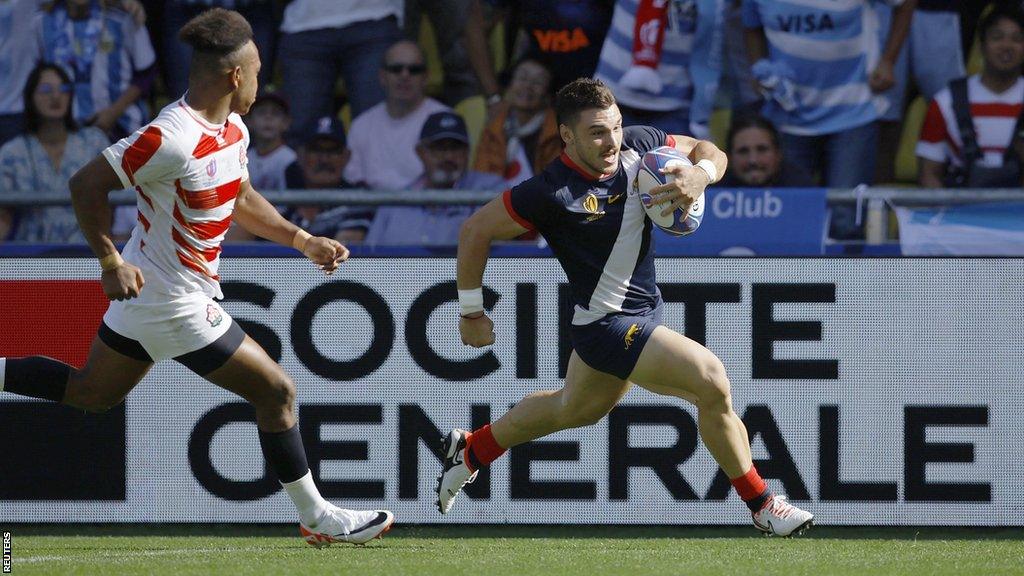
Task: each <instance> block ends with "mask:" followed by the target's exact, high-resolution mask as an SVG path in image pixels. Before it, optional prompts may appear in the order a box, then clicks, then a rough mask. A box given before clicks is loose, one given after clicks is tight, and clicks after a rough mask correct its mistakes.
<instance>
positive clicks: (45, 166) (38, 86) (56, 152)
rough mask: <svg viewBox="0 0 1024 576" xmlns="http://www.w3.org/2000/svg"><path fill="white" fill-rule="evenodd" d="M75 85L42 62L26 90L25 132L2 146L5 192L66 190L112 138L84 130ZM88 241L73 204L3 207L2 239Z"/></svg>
mask: <svg viewBox="0 0 1024 576" xmlns="http://www.w3.org/2000/svg"><path fill="white" fill-rule="evenodd" d="M73 92H74V87H73V86H72V84H71V78H70V77H69V76H68V75H67V73H65V72H64V70H63V69H62V68H60V67H59V66H56V65H53V64H40V65H38V66H36V67H35V69H33V70H32V72H31V73H30V74H29V77H28V81H27V82H26V84H25V89H24V92H23V94H22V97H23V102H24V108H25V132H24V133H23V134H22V135H21V136H18V137H16V138H14V139H12V140H10V141H9V142H7V143H6V144H4V146H3V147H2V148H0V196H2V195H6V194H10V193H14V192H41V193H42V192H61V193H63V194H65V195H66V196H67V197H68V198H69V199H70V197H71V195H70V192H69V191H68V179H69V178H71V176H72V175H73V174H74V173H75V172H77V171H78V169H79V168H81V167H82V166H85V165H86V164H87V163H88V162H89V161H90V160H92V159H93V158H94V157H95V156H96V155H97V154H100V153H101V152H103V149H104V148H106V147H107V146H108V145H109V144H110V142H109V141H108V140H107V137H106V135H104V134H103V132H102V131H100V130H98V129H96V128H81V129H79V128H78V125H77V124H76V123H75V120H74V118H73V117H72V114H71V97H72V94H73ZM5 238H10V239H11V240H14V241H18V242H35V243H46V244H66V243H83V244H84V243H85V239H84V238H83V237H82V233H81V231H80V230H79V227H78V222H77V220H75V213H74V211H73V210H72V209H71V207H70V206H46V207H33V208H24V209H19V210H17V211H14V210H11V209H8V208H3V207H0V241H2V240H4V239H5Z"/></svg>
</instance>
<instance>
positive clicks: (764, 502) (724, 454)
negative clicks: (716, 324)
mask: <svg viewBox="0 0 1024 576" xmlns="http://www.w3.org/2000/svg"><path fill="white" fill-rule="evenodd" d="M630 380H632V381H633V382H635V383H636V384H637V385H639V386H642V387H644V388H647V389H648V390H651V391H652V392H656V393H659V394H665V395H670V396H676V397H679V398H683V399H685V400H687V401H689V402H691V403H693V404H694V405H695V406H696V407H697V425H698V427H699V429H700V435H701V438H703V440H704V444H705V445H707V447H708V451H710V452H711V455H712V456H714V458H715V460H716V461H717V462H718V465H719V466H721V467H722V470H723V471H725V473H726V475H728V476H729V478H730V479H731V481H732V484H733V486H734V487H735V488H736V491H737V492H738V493H739V494H740V497H741V498H742V499H743V500H744V501H745V502H746V503H747V506H748V507H750V510H751V513H752V514H753V518H754V525H755V526H757V528H758V529H760V530H762V531H764V532H766V533H769V534H777V535H780V536H788V535H790V534H792V533H794V532H800V531H803V530H804V529H805V528H807V527H808V526H810V524H811V521H812V520H813V518H814V517H813V515H812V514H810V513H809V512H806V511H804V510H800V509H799V508H796V507H794V506H792V505H790V504H789V503H788V502H786V500H785V497H784V496H775V495H773V494H772V493H771V492H770V491H769V490H768V488H767V486H766V485H765V483H764V480H762V479H761V477H760V475H758V473H757V470H755V469H754V465H753V461H752V459H751V455H750V439H749V437H748V436H747V428H746V426H744V424H743V421H742V420H740V417H739V416H737V415H736V412H734V411H733V409H732V398H731V395H730V389H729V378H728V377H727V376H726V373H725V367H724V366H723V365H722V362H721V361H720V360H719V359H718V357H717V356H715V355H714V354H713V353H712V352H711V351H710V350H708V349H707V348H705V347H704V346H701V345H700V344H698V343H697V342H694V341H693V340H690V339H689V338H687V337H685V336H683V335H681V334H679V333H677V332H674V331H673V330H670V329H669V328H666V327H664V326H658V327H657V328H656V329H655V330H654V333H653V334H652V335H651V337H650V339H649V340H648V341H647V343H646V345H645V346H644V349H643V352H642V353H641V354H640V359H639V360H638V361H637V364H636V367H635V368H634V369H633V373H632V374H631V375H630Z"/></svg>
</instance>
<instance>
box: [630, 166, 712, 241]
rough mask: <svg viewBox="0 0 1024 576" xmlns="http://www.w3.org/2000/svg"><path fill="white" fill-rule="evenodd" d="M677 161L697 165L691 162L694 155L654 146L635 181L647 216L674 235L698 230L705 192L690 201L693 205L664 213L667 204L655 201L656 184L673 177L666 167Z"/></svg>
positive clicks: (665, 181) (670, 179) (664, 182)
mask: <svg viewBox="0 0 1024 576" xmlns="http://www.w3.org/2000/svg"><path fill="white" fill-rule="evenodd" d="M677 165H683V166H693V162H690V159H689V158H687V157H686V156H684V155H683V153H682V152H680V151H679V150H676V149H675V148H672V147H670V146H662V147H660V148H655V149H653V150H650V151H648V152H647V153H646V154H644V155H643V158H641V159H640V172H639V173H638V174H637V176H636V180H635V181H634V184H633V185H634V186H636V188H637V192H638V193H639V195H640V202H641V203H642V204H643V206H644V211H646V212H647V217H648V218H650V219H651V221H652V222H654V224H655V225H656V226H657V227H658V228H661V229H662V230H664V231H665V232H668V233H669V234H672V235H674V236H686V235H687V234H692V233H693V232H694V231H696V230H697V228H698V227H699V226H700V222H701V220H702V219H703V218H704V195H703V194H702V195H701V196H700V197H699V198H697V201H696V202H694V203H693V204H690V206H689V208H686V207H682V208H679V209H678V210H673V211H672V213H670V214H668V215H666V216H662V214H661V213H662V212H663V211H664V209H665V207H666V206H667V204H655V203H654V198H653V196H652V194H651V189H652V188H656V187H658V186H662V185H664V184H666V183H668V182H671V181H672V178H673V176H672V174H665V173H663V172H662V170H663V169H665V168H672V167H673V166H677Z"/></svg>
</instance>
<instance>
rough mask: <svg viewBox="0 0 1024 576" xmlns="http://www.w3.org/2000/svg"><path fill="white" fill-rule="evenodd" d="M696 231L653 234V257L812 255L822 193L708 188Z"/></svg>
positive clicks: (823, 212) (820, 244) (818, 247)
mask: <svg viewBox="0 0 1024 576" xmlns="http://www.w3.org/2000/svg"><path fill="white" fill-rule="evenodd" d="M704 194H705V199H704V205H705V206H706V207H707V208H706V210H705V213H704V220H703V221H702V222H701V225H700V228H699V229H698V230H697V231H696V232H694V233H693V234H691V235H689V236H681V237H675V236H669V235H668V234H664V233H659V234H658V235H657V240H655V247H656V252H655V253H656V254H657V255H658V256H718V255H722V256H814V255H819V254H822V253H824V245H825V234H826V228H827V222H828V220H827V218H826V216H827V209H826V197H825V189H824V188H709V189H708V190H707V192H705V193H704Z"/></svg>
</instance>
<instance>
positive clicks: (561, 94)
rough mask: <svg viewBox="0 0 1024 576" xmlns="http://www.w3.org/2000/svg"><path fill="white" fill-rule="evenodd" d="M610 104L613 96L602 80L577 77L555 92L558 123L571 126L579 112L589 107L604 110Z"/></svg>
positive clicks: (613, 100) (613, 98)
mask: <svg viewBox="0 0 1024 576" xmlns="http://www.w3.org/2000/svg"><path fill="white" fill-rule="evenodd" d="M612 104H615V96H614V95H613V94H612V91H611V90H609V89H608V87H607V86H605V85H604V82H601V81H600V80H597V79H594V78H577V79H576V80H573V81H572V82H569V83H568V84H566V85H565V86H563V87H562V89H561V90H559V91H558V93H557V94H555V117H556V118H557V119H558V123H559V124H565V125H566V126H572V125H573V124H575V123H576V120H578V119H579V117H580V112H583V111H584V110H590V109H591V108H599V109H601V110H604V109H605V108H608V107H610V106H611V105H612Z"/></svg>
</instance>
